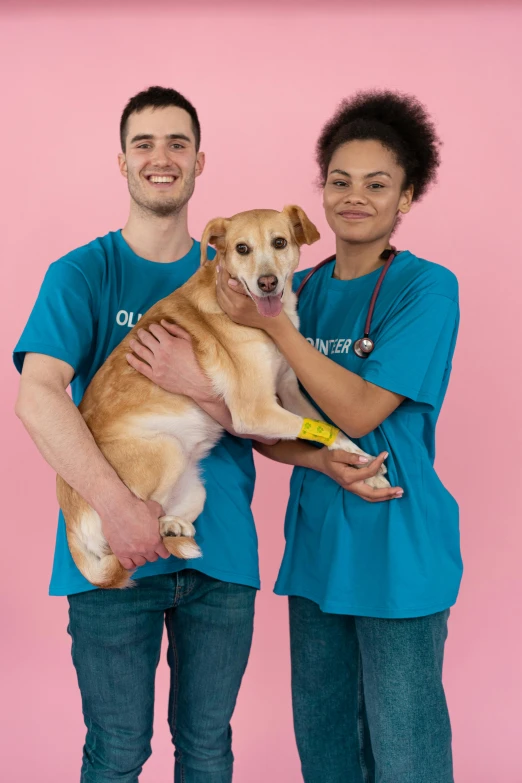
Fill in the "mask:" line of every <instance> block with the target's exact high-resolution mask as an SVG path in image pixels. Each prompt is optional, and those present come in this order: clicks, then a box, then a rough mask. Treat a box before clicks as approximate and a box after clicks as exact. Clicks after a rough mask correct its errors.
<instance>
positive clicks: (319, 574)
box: [275, 251, 462, 618]
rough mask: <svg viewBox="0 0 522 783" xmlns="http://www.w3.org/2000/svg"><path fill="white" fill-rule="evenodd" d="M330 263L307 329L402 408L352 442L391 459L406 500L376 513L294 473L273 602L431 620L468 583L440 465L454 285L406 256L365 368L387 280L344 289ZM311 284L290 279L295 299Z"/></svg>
mask: <svg viewBox="0 0 522 783" xmlns="http://www.w3.org/2000/svg"><path fill="white" fill-rule="evenodd" d="M334 264H335V262H334V261H332V263H330V264H326V265H325V266H324V267H322V268H321V269H319V270H318V271H317V272H316V273H315V274H314V275H313V276H312V277H311V278H310V280H309V281H308V282H307V284H306V285H305V287H304V289H303V291H302V293H301V296H300V301H299V317H300V320H301V325H300V330H301V333H302V334H303V335H304V336H305V337H306V339H307V340H308V342H310V343H311V344H312V345H314V346H315V347H316V348H317V349H318V350H319V351H321V352H322V353H323V354H326V355H327V356H328V357H329V358H330V359H332V360H333V361H334V362H336V363H337V364H340V365H342V366H343V367H345V368H346V369H347V370H350V371H351V372H354V373H356V374H357V375H359V376H361V377H362V378H364V379H365V380H367V381H369V382H371V383H373V384H375V385H377V386H380V387H382V388H384V389H388V390H389V391H392V392H395V393H396V394H400V395H402V396H404V397H406V399H405V400H404V402H403V403H402V404H401V405H399V407H398V408H397V409H396V410H395V411H394V412H393V413H392V414H391V415H390V416H389V417H388V418H387V419H385V421H383V422H382V424H380V425H379V426H378V427H377V428H376V429H375V430H374V431H373V432H371V433H369V434H368V435H366V436H364V437H363V438H360V439H359V440H357V441H356V442H357V443H358V445H360V446H361V448H363V449H364V450H365V451H367V452H368V453H370V454H374V455H376V454H378V453H380V452H382V451H388V452H389V458H388V460H387V463H386V464H387V467H388V478H389V480H390V482H391V484H392V486H401V487H402V488H403V489H404V496H403V497H402V498H399V499H395V500H391V501H387V502H382V503H369V502H367V501H365V500H362V499H361V498H359V497H357V496H356V495H354V494H353V493H350V492H348V491H346V490H343V489H342V488H341V487H340V486H339V485H338V484H337V483H336V482H335V481H333V480H332V479H330V478H329V477H328V476H325V475H323V474H322V473H318V472H316V471H313V470H309V469H307V468H301V467H297V468H295V469H294V472H293V475H292V479H291V483H290V501H289V505H288V510H287V515H286V522H285V536H286V549H285V553H284V558H283V562H282V565H281V569H280V573H279V577H278V580H277V584H276V588H275V591H276V593H278V594H280V595H297V596H302V597H304V598H308V599H310V600H312V601H315V602H316V603H317V604H319V606H320V607H321V609H322V610H323V611H325V612H332V613H338V614H353V615H362V616H368V617H384V618H386V617H390V618H406V617H420V616H423V615H428V614H433V613H435V612H438V611H442V610H443V609H447V608H448V607H450V606H451V605H453V604H454V602H455V600H456V597H457V593H458V589H459V585H460V580H461V576H462V560H461V556H460V542H459V512H458V506H457V503H456V502H455V500H454V498H453V497H452V496H451V495H450V493H449V492H448V490H447V489H446V488H445V487H444V485H443V484H442V482H441V481H440V479H439V477H438V475H437V473H436V471H435V468H434V465H433V463H434V459H435V425H436V423H437V419H438V416H439V412H440V409H441V405H442V402H443V400H444V396H445V393H446V389H447V386H448V381H449V377H450V372H451V362H452V357H453V351H454V348H455V341H456V337H457V330H458V324H459V305H458V285H457V280H456V278H455V276H454V275H453V274H452V273H451V272H450V271H449V270H448V269H446V268H444V267H442V266H439V265H437V264H433V263H430V262H428V261H424V260H422V259H420V258H417V257H416V256H414V255H412V254H411V253H410V252H408V251H404V252H402V253H399V254H398V255H397V257H396V258H395V259H394V261H393V263H392V265H391V267H390V269H389V271H388V273H387V275H386V278H385V280H384V282H383V285H382V288H381V291H380V293H379V297H378V299H377V304H376V307H375V312H374V315H373V320H372V329H371V336H372V339H373V340H374V342H375V349H374V351H373V353H372V354H370V355H369V356H368V357H367V358H366V359H361V358H359V357H358V356H357V355H356V354H355V352H354V350H353V344H354V342H355V341H356V340H357V339H358V338H359V337H361V336H362V334H363V332H364V322H365V319H366V315H367V312H368V305H369V302H370V298H371V295H372V292H373V290H374V287H375V284H376V282H377V279H378V277H379V274H380V270H375V271H374V272H371V273H370V274H368V275H365V276H363V277H359V278H356V279H354V280H337V279H335V278H333V277H332V273H333V269H334ZM305 274H306V270H305V271H303V272H300V273H298V274H297V275H296V276H295V280H294V285H295V287H296V288H297V286H298V285H299V284H300V282H301V280H302V279H303V277H304V275H305ZM325 418H326V419H327V420H328V417H325Z"/></svg>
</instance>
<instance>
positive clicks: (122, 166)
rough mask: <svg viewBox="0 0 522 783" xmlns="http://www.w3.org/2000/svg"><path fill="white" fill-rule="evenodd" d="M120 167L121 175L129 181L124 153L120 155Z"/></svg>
mask: <svg viewBox="0 0 522 783" xmlns="http://www.w3.org/2000/svg"><path fill="white" fill-rule="evenodd" d="M118 166H119V167H120V174H121V175H122V177H125V179H127V158H126V157H125V153H124V152H120V153H119V154H118Z"/></svg>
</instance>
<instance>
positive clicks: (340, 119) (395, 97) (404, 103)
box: [316, 90, 441, 201]
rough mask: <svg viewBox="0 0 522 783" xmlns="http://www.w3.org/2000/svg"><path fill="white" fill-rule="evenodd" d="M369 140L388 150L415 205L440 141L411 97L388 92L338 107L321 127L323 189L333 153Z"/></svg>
mask: <svg viewBox="0 0 522 783" xmlns="http://www.w3.org/2000/svg"><path fill="white" fill-rule="evenodd" d="M366 139H368V140H369V139H372V140H375V141H380V142H381V144H382V145H383V146H384V147H386V148H387V149H389V150H391V151H392V152H393V153H394V154H395V156H396V158H397V162H398V163H399V165H400V166H401V167H402V168H403V169H404V172H405V181H404V186H403V187H404V188H407V187H409V186H410V185H413V200H414V201H418V200H419V199H420V198H422V196H423V195H424V193H425V192H426V190H427V189H428V187H429V186H430V185H431V184H432V183H433V182H434V181H435V178H436V173H437V168H438V166H439V164H440V154H439V148H440V145H441V142H440V139H439V138H438V136H437V132H436V130H435V125H434V124H433V121H432V120H431V118H430V117H429V115H428V113H427V111H426V109H425V108H424V106H423V105H422V103H420V101H418V100H417V98H414V97H413V96H412V95H404V94H402V93H398V92H391V91H389V90H372V91H370V92H359V93H357V94H356V95H354V97H353V98H350V99H349V100H345V101H343V102H342V103H341V105H340V106H339V108H338V109H337V111H336V113H335V114H334V116H333V117H332V119H331V120H329V122H327V123H326V125H325V126H324V128H323V130H322V133H321V135H320V136H319V140H318V142H317V147H316V160H317V163H318V165H319V170H320V184H321V187H324V185H325V183H326V179H327V177H328V166H329V165H330V161H331V159H332V156H333V154H334V152H335V151H336V150H337V148H338V147H340V146H341V145H342V144H346V143H347V142H349V141H355V140H366Z"/></svg>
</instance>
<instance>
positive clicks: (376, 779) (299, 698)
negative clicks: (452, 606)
mask: <svg viewBox="0 0 522 783" xmlns="http://www.w3.org/2000/svg"><path fill="white" fill-rule="evenodd" d="M448 616H449V611H444V612H439V613H438V614H433V615H429V616H428V617H418V618H414V619H407V620H384V619H378V618H372V617H354V616H348V615H338V614H326V613H325V612H322V611H321V610H320V609H319V607H318V605H317V604H316V603H314V602H313V601H309V600H307V599H306V598H299V597H291V598H290V639H291V651H292V697H293V707H294V725H295V733H296V739H297V746H298V750H299V755H300V758H301V765H302V771H303V778H304V781H305V783H453V772H452V757H451V727H450V721H449V715H448V708H447V706H446V699H445V696H444V689H443V687H442V660H443V653H444V642H445V640H446V636H447V621H448Z"/></svg>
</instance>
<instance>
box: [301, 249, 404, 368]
mask: <svg viewBox="0 0 522 783" xmlns="http://www.w3.org/2000/svg"><path fill="white" fill-rule="evenodd" d="M398 252H400V251H397V249H396V248H395V247H392V248H387V249H386V250H384V251H383V252H382V253H381V256H380V257H381V258H382V259H383V260H384V261H386V263H385V264H384V266H383V268H382V270H381V274H380V275H379V279H378V280H377V283H376V285H375V288H374V289H373V294H372V298H371V299H370V306H369V307H368V315H367V316H366V323H365V325H364V335H363V336H362V337H360V338H359V339H358V340H356V341H355V343H354V345H353V350H354V351H355V353H356V354H357V356H359V357H360V358H361V359H366V357H367V356H369V355H370V354H371V352H372V351H373V349H374V348H375V343H374V342H373V340H372V339H371V337H370V329H371V326H372V317H373V311H374V310H375V303H376V302H377V297H378V296H379V291H380V290H381V286H382V283H383V280H384V278H385V277H386V273H387V271H388V269H389V268H390V266H391V264H392V261H393V259H394V258H395V256H396V255H397V254H398ZM334 259H335V255H333V256H328V258H325V259H324V261H321V263H319V264H317V266H314V268H313V269H311V270H310V271H309V272H308V274H307V275H306V277H305V278H304V279H303V280H302V282H301V285H300V286H299V288H298V289H297V291H296V292H295V293H296V296H297V298H298V299H299V295H300V294H301V291H302V290H303V288H304V287H305V285H306V284H307V282H308V281H309V280H310V278H311V277H312V275H314V274H315V273H316V272H317V270H318V269H321V267H322V266H324V265H325V264H329V263H330V262H331V261H333V260H334Z"/></svg>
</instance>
